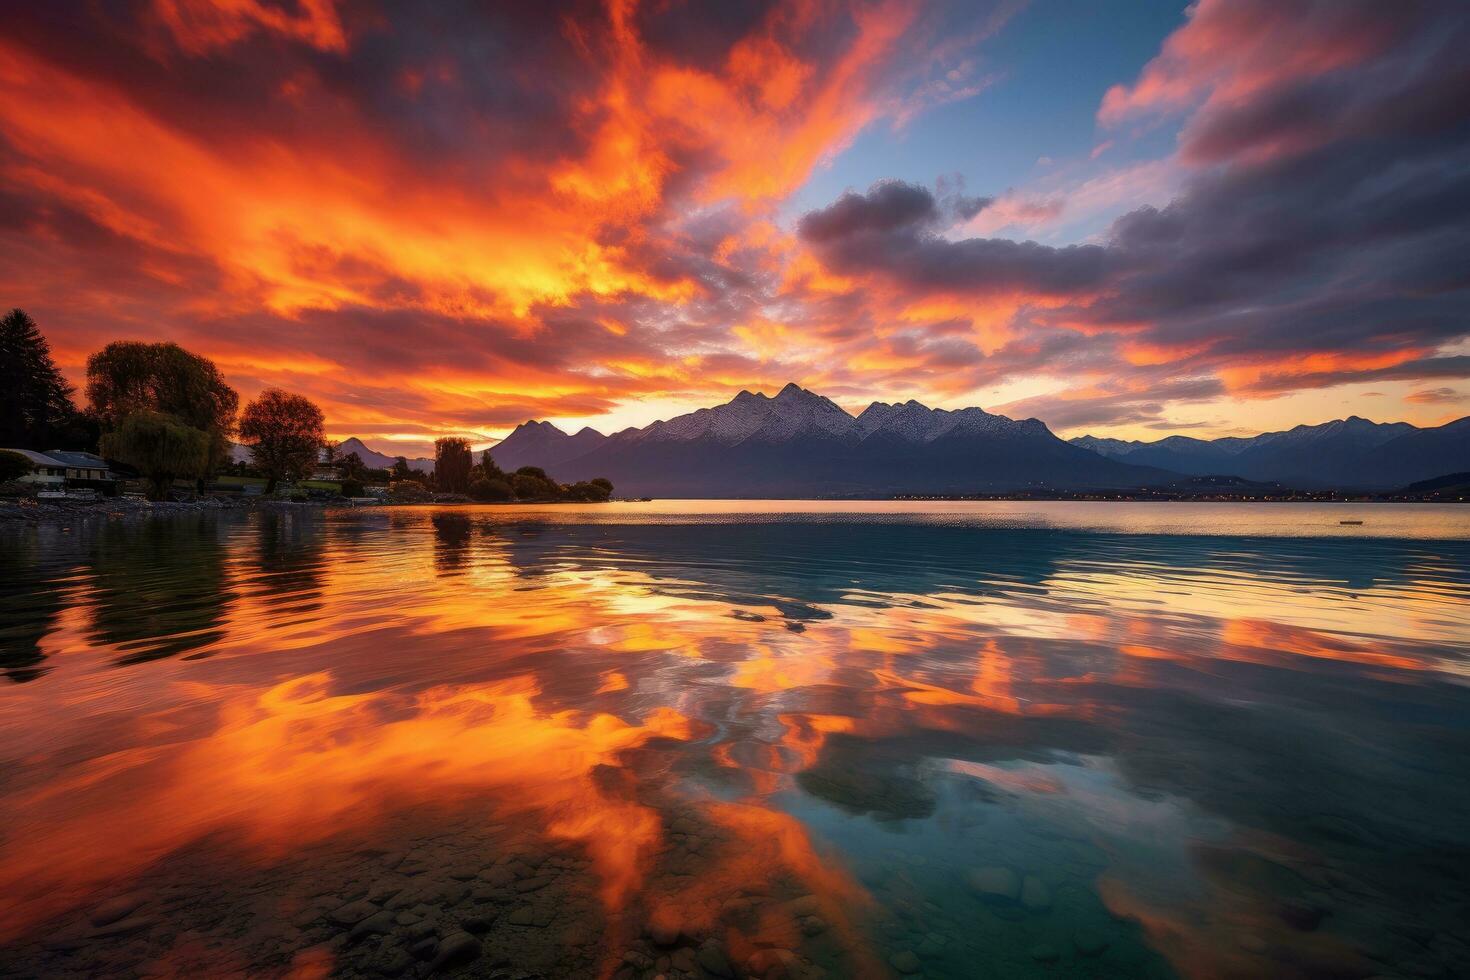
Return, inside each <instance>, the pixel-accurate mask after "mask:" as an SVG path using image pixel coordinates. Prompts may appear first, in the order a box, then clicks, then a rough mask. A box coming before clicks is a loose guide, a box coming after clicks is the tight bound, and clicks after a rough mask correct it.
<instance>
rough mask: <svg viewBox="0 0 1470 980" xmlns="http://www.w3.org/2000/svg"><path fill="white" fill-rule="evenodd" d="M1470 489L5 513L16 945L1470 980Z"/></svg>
mask: <svg viewBox="0 0 1470 980" xmlns="http://www.w3.org/2000/svg"><path fill="white" fill-rule="evenodd" d="M752 508H756V509H754V510H753V509H752ZM1466 513H1467V512H1465V511H1462V510H1459V509H1455V508H1451V507H1410V506H1371V505H1365V506H1352V507H1349V506H1343V505H1326V506H1323V505H1301V506H1298V505H1173V504H1166V505H1159V504H1142V505H1129V504H1072V503H1058V504H1035V503H1024V504H1023V503H985V504H952V503H929V504H914V505H900V504H872V503H855V504H838V505H822V504H811V503H802V502H794V503H783V502H774V503H767V504H751V503H749V502H736V503H726V502H688V501H683V502H670V503H661V502H654V503H652V504H643V505H616V506H607V507H592V508H583V509H578V508H572V507H484V508H457V509H443V510H440V509H433V508H405V509H379V510H360V511H342V512H333V513H328V514H322V513H319V512H316V511H310V510H303V511H301V512H298V513H294V514H287V515H280V514H230V513H226V514H221V515H202V516H196V517H184V518H178V519H173V520H168V521H155V522H138V523H124V522H115V523H101V524H92V523H88V522H78V523H77V524H76V525H75V526H72V527H62V526H41V527H5V528H0V672H3V675H4V677H5V678H6V680H5V681H3V682H0V975H11V974H14V975H19V976H96V975H104V974H105V975H146V976H173V975H177V976H202V975H209V976H220V975H223V976H230V975H238V976H321V975H328V974H335V975H363V976H382V975H387V976H423V975H428V974H430V973H431V972H432V973H435V974H436V975H437V974H441V973H442V974H449V975H460V974H462V975H467V976H529V975H539V976H620V977H654V976H658V975H663V976H665V977H671V978H672V977H681V976H685V977H707V976H792V977H806V976H811V977H819V976H827V977H841V976H925V977H1033V976H1037V977H1053V976H1055V977H1096V976H1104V977H1167V976H1189V977H1234V976H1242V977H1245V976H1252V977H1254V976H1282V977H1294V976H1301V977H1322V976H1342V977H1355V976H1361V977H1367V976H1374V975H1384V976H1400V975H1403V976H1409V975H1412V976H1452V975H1463V974H1466V973H1467V972H1470V938H1467V929H1466V926H1465V921H1466V910H1467V909H1470V871H1467V869H1470V833H1467V831H1466V829H1465V828H1466V827H1467V826H1470V767H1467V765H1466V764H1465V759H1466V758H1467V757H1470V754H1467V750H1470V691H1467V686H1466V679H1467V674H1470V516H1465V515H1466ZM1343 520H1361V521H1363V523H1362V524H1361V525H1359V524H1342V523H1341V521H1343Z"/></svg>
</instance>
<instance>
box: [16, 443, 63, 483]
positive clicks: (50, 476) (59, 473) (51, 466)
mask: <svg viewBox="0 0 1470 980" xmlns="http://www.w3.org/2000/svg"><path fill="white" fill-rule="evenodd" d="M6 452H11V453H16V454H17V455H20V456H24V457H25V458H26V459H28V460H30V461H31V471H30V472H29V473H27V474H26V475H25V476H23V477H21V478H20V482H22V483H40V484H45V485H46V486H47V487H57V488H59V487H62V486H65V485H66V464H65V463H63V462H62V461H61V460H59V459H52V458H51V457H50V456H47V455H44V454H43V453H38V452H34V451H32V450H30V449H7V450H6Z"/></svg>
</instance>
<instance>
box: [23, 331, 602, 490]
mask: <svg viewBox="0 0 1470 980" xmlns="http://www.w3.org/2000/svg"><path fill="white" fill-rule="evenodd" d="M86 394H87V401H88V402H89V406H88V408H87V409H85V410H81V409H78V408H77V406H76V403H75V396H76V392H75V390H74V388H73V387H72V386H71V385H70V384H69V383H68V382H67V381H66V379H65V378H64V377H63V376H62V374H61V372H60V370H59V369H58V368H57V367H56V363H55V360H54V359H53V358H52V355H51V348H50V345H49V344H48V343H47V342H46V339H45V337H44V336H43V335H42V334H41V331H40V329H39V328H38V327H37V326H36V323H35V321H34V320H32V319H31V317H30V316H29V315H27V314H26V313H25V311H23V310H19V309H16V310H12V311H11V312H10V313H8V314H7V315H6V316H4V317H3V318H0V447H6V448H15V449H30V450H36V451H40V452H44V451H45V450H47V449H68V450H82V451H86V452H97V453H99V454H100V455H101V456H103V457H105V458H107V459H109V460H113V461H116V462H118V463H122V464H125V465H127V466H129V467H132V468H133V469H135V470H136V471H137V472H138V473H139V474H140V475H141V476H142V477H143V479H144V481H145V484H146V487H147V495H148V497H149V499H151V500H162V499H166V498H167V496H168V494H169V492H170V491H171V489H172V487H173V485H174V482H175V481H176V480H192V481H198V482H199V483H200V484H201V485H202V483H203V481H204V480H205V479H206V478H208V477H210V476H212V475H215V474H232V473H233V474H238V475H242V476H245V475H249V476H260V477H264V478H265V479H266V481H267V482H266V493H267V494H270V493H274V492H275V490H276V488H277V487H278V486H279V485H280V484H281V483H283V482H295V481H299V480H302V479H304V478H306V477H307V476H309V475H310V474H311V472H312V470H313V468H314V467H315V466H316V465H317V464H318V462H320V461H322V457H323V453H324V450H325V455H326V462H328V463H331V464H333V465H334V466H335V468H336V469H337V471H338V473H339V474H340V475H341V477H342V479H341V487H342V492H343V493H344V494H345V495H347V496H360V495H361V494H362V489H363V484H364V482H365V481H368V480H379V481H381V482H387V483H388V484H389V488H390V494H391V495H392V496H393V498H394V499H414V498H418V497H422V499H425V500H427V499H431V495H432V494H433V493H434V492H439V493H446V494H457V495H464V496H467V497H469V498H471V499H474V500H480V501H511V500H530V501H552V500H555V501H605V500H607V499H608V497H609V496H610V495H611V494H612V484H611V483H610V482H608V481H607V480H604V479H598V480H592V481H589V482H584V483H575V484H572V485H564V484H560V483H557V482H556V481H555V480H553V479H551V478H550V477H549V476H547V475H546V472H545V471H544V470H542V469H539V468H537V467H534V466H523V467H521V468H520V469H519V470H517V471H515V472H514V473H506V472H504V471H503V470H501V469H500V467H499V466H497V465H496V464H495V461H494V459H493V458H492V457H491V455H490V452H489V450H486V451H484V452H483V453H482V454H481V457H480V460H479V461H478V462H476V461H475V460H474V459H473V454H472V452H471V450H470V444H469V442H468V441H467V440H465V439H459V438H446V439H440V440H438V441H437V442H436V443H435V447H434V448H435V472H434V474H432V475H425V474H421V473H418V472H416V471H413V470H411V469H409V466H408V462H407V460H406V459H405V458H404V457H401V456H400V457H399V458H398V460H397V461H396V462H395V463H394V465H393V467H392V469H391V470H372V469H370V468H368V467H367V466H366V465H365V464H364V463H363V461H362V459H361V458H360V457H358V455H357V454H356V453H348V454H346V455H345V456H341V457H338V456H337V455H336V447H335V444H333V443H328V442H327V441H326V438H325V434H324V428H325V419H324V418H323V416H322V411H321V409H320V408H318V407H317V406H316V405H315V404H313V403H312V402H311V400H310V399H308V398H306V397H304V396H302V395H298V394H293V393H291V392H288V391H283V390H281V389H279V388H268V389H266V390H265V391H263V392H261V393H260V395H259V397H257V398H256V399H255V400H254V401H251V402H249V403H248V404H247V405H246V406H245V407H244V409H243V410H241V409H240V407H239V404H240V398H239V395H238V394H237V393H236V392H235V390H234V389H233V388H231V387H230V386H229V385H228V384H227V383H226V382H225V380H224V377H223V376H222V375H221V374H220V372H219V369H218V368H217V367H216V366H215V365H214V362H212V361H210V360H209V359H208V358H206V357H202V356H200V355H198V354H194V353H192V352H190V351H186V350H184V349H183V348H182V347H180V346H178V345H177V344H174V343H168V342H163V343H145V342H140V341H122V340H120V341H114V342H112V343H110V344H108V345H107V346H105V347H104V348H102V350H100V351H98V352H97V353H95V354H93V355H92V356H91V357H89V358H87V381H86ZM237 435H238V437H239V439H240V441H241V442H243V443H244V444H245V445H246V446H247V447H248V449H249V451H250V463H248V464H246V463H239V462H235V461H234V460H233V459H232V457H231V440H232V437H235V436H237ZM6 455H7V456H14V457H15V459H14V460H0V480H3V479H6V478H9V479H14V478H15V476H16V475H20V474H23V473H24V472H26V471H27V470H28V468H29V465H30V464H29V461H27V460H26V459H25V457H23V456H20V455H19V454H15V453H8V454H6ZM22 466H24V467H25V468H21V467H22ZM11 470H15V471H16V472H15V473H10V472H9V471H11ZM352 491H355V492H352Z"/></svg>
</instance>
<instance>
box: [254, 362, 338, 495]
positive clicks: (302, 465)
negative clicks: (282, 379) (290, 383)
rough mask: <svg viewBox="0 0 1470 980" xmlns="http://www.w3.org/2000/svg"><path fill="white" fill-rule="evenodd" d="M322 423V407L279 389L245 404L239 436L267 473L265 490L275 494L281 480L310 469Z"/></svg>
mask: <svg viewBox="0 0 1470 980" xmlns="http://www.w3.org/2000/svg"><path fill="white" fill-rule="evenodd" d="M323 425H324V420H323V418H322V410H321V409H319V408H317V407H316V406H315V405H314V404H312V403H311V402H310V401H309V400H308V399H306V398H303V397H302V396H300V395H293V394H291V393H290V392H288V391H282V390H281V389H279V388H268V389H266V390H265V391H263V392H261V393H260V397H259V398H257V399H255V401H253V402H251V403H250V404H249V405H246V406H245V412H244V414H243V415H242V416H241V417H240V438H241V439H243V440H245V442H246V444H247V445H249V447H250V456H251V458H252V459H253V460H254V461H255V465H256V466H258V467H260V469H261V471H262V472H264V473H265V474H266V478H267V481H268V482H267V483H266V488H265V492H266V493H268V494H269V493H274V492H275V489H276V484H277V483H278V482H279V481H281V480H283V479H286V480H300V479H302V478H303V477H305V476H306V475H307V474H309V473H310V472H311V468H312V466H313V465H315V463H316V461H317V458H318V457H319V455H320V453H321V448H322V427H323Z"/></svg>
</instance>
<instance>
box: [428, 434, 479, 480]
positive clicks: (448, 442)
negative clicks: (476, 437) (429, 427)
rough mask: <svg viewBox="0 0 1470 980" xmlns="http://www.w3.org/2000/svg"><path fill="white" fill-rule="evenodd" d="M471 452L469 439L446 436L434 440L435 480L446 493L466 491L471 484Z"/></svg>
mask: <svg viewBox="0 0 1470 980" xmlns="http://www.w3.org/2000/svg"><path fill="white" fill-rule="evenodd" d="M472 463H473V456H471V454H470V443H469V440H468V439H460V438H457V437H455V436H446V437H445V438H443V439H435V440H434V481H435V483H436V484H437V485H438V487H439V489H440V490H441V491H442V492H444V493H464V492H465V490H467V489H469V485H470V466H471V464H472Z"/></svg>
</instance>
